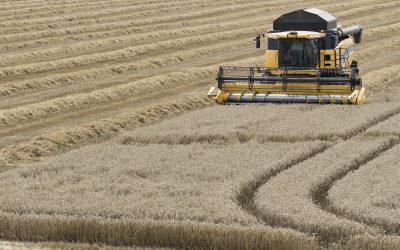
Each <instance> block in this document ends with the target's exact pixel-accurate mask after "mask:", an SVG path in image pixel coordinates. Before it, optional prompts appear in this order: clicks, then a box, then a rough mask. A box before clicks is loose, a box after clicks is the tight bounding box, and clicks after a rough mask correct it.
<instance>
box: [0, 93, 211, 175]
mask: <svg viewBox="0 0 400 250" xmlns="http://www.w3.org/2000/svg"><path fill="white" fill-rule="evenodd" d="M211 103H212V102H211V100H210V99H209V98H207V97H205V96H204V94H201V95H199V96H190V97H183V98H179V99H175V100H172V101H171V102H167V103H161V104H159V105H151V106H147V107H145V108H143V109H141V110H136V111H132V112H128V113H122V114H120V115H118V116H115V117H110V118H107V119H103V120H99V121H96V122H92V123H89V124H82V125H80V126H78V127H75V128H71V129H65V130H61V131H58V132H54V133H51V134H46V135H42V136H37V137H34V138H32V139H31V140H30V141H27V142H23V143H21V144H17V145H13V146H9V147H6V148H3V149H1V150H0V167H1V169H0V171H4V170H6V169H7V168H9V167H11V166H13V165H15V164H17V163H19V162H22V161H27V160H35V159H37V158H38V157H40V156H46V155H52V154H56V153H58V152H60V151H63V150H67V149H71V148H74V147H77V146H82V145H83V144H85V143H87V142H88V141H90V140H94V139H96V138H104V137H106V136H108V135H111V134H114V133H116V132H119V131H122V130H126V129H131V128H136V127H139V126H142V125H143V124H144V123H149V122H153V121H157V120H160V119H162V118H164V117H166V116H171V115H176V114H180V113H182V112H185V111H188V110H193V109H196V108H200V107H205V106H207V105H209V104H211Z"/></svg>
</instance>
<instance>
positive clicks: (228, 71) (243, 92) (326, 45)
mask: <svg viewBox="0 0 400 250" xmlns="http://www.w3.org/2000/svg"><path fill="white" fill-rule="evenodd" d="M362 30H363V28H362V27H361V26H360V25H356V26H352V27H349V28H342V27H340V26H337V24H336V18H335V17H334V16H332V15H331V14H329V13H327V12H325V11H322V10H319V9H315V8H307V9H301V10H297V11H293V12H290V13H287V14H284V15H282V16H280V17H279V18H278V19H276V20H275V21H274V22H273V30H272V31H269V32H267V33H265V34H258V35H257V37H256V39H255V41H256V47H257V48H260V42H261V37H264V36H267V38H268V49H267V51H266V60H265V67H224V66H221V67H220V68H219V72H218V76H217V78H216V79H217V82H218V86H217V87H213V88H211V89H210V91H209V92H208V96H209V97H210V98H213V99H215V100H216V102H217V103H220V104H223V103H227V102H237V103H244V102H289V103H321V104H323V103H338V104H361V103H364V102H365V88H363V87H362V81H361V78H360V77H359V74H358V72H359V70H358V68H357V61H355V60H353V44H354V43H360V42H361V34H362Z"/></svg>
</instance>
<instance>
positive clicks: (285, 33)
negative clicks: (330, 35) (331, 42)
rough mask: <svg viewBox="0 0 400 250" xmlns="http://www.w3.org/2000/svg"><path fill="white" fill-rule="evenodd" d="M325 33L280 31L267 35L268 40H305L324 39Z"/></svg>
mask: <svg viewBox="0 0 400 250" xmlns="http://www.w3.org/2000/svg"><path fill="white" fill-rule="evenodd" d="M325 36H326V34H325V33H320V32H314V31H282V32H273V33H268V38H272V39H279V38H305V39H316V38H321V37H325Z"/></svg>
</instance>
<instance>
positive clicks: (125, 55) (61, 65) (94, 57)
mask: <svg viewBox="0 0 400 250" xmlns="http://www.w3.org/2000/svg"><path fill="white" fill-rule="evenodd" d="M251 31H253V32H254V31H255V29H254V28H251V29H240V30H237V31H229V32H222V33H217V34H209V35H202V36H189V37H185V38H179V39H173V40H169V41H164V42H157V43H152V44H145V45H141V46H130V47H126V48H123V49H119V50H112V51H108V52H104V53H96V54H90V55H82V56H76V57H72V58H66V59H60V60H55V61H46V62H42V63H31V64H26V65H18V66H13V67H5V68H3V69H1V70H0V76H3V77H4V78H5V77H15V76H22V75H28V74H34V73H43V72H48V71H56V70H62V69H68V68H75V67H81V66H86V65H91V64H96V63H105V62H110V63H111V62H112V61H117V60H122V59H131V58H132V59H133V58H134V57H136V56H138V55H144V54H148V53H151V52H154V51H162V50H163V49H170V48H175V47H184V46H186V45H195V44H201V43H204V42H212V41H218V40H219V39H220V38H222V37H224V38H230V37H235V36H239V35H240V36H243V35H244V34H249V33H250V32H251ZM244 41H245V42H244ZM231 43H232V42H231ZM237 43H238V42H237V41H234V42H233V46H235V44H237ZM250 43H251V40H249V39H246V40H244V39H242V40H241V43H240V45H242V46H243V44H245V45H247V46H250ZM228 44H229V43H228ZM98 45H99V46H102V45H100V44H98ZM211 48H215V49H218V50H219V51H229V50H232V48H230V47H229V46H228V45H227V46H225V47H223V46H222V44H219V46H218V45H216V46H213V47H211ZM211 48H210V47H208V48H206V49H208V50H209V49H211ZM82 49H84V48H79V46H78V47H77V48H71V52H72V51H74V50H76V51H78V50H82ZM86 49H87V48H86ZM215 49H214V50H215ZM194 52H196V51H194ZM194 52H192V53H194ZM180 53H182V52H180ZM186 54H187V53H186ZM173 55H175V57H177V55H179V52H175V53H174V54H173ZM182 57H185V53H182ZM162 59H164V60H165V58H162ZM16 60H20V59H18V58H16ZM152 60H155V59H148V61H152ZM117 66H119V65H118V64H117V65H115V66H113V67H117Z"/></svg>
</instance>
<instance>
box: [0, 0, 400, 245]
mask: <svg viewBox="0 0 400 250" xmlns="http://www.w3.org/2000/svg"><path fill="white" fill-rule="evenodd" d="M304 7H316V8H320V9H323V10H326V11H328V12H330V13H332V14H333V15H334V16H336V17H337V19H338V22H339V23H340V24H343V25H344V26H350V25H356V24H361V25H363V27H364V33H363V40H362V42H361V43H360V44H357V45H356V46H355V47H354V51H355V57H356V59H357V60H358V64H359V68H360V74H361V76H362V77H363V84H364V86H365V87H366V89H367V98H368V99H367V100H368V103H367V104H365V105H362V106H339V105H305V104H291V105H276V104H264V105H252V104H249V105H223V106H220V105H216V104H215V103H213V101H212V100H210V99H208V98H207V97H206V93H207V91H208V89H209V88H210V87H211V86H214V84H215V76H216V73H217V69H218V66H219V65H231V66H262V65H263V60H264V53H265V49H259V50H257V49H255V48H254V47H255V46H254V42H253V37H254V35H255V34H257V33H262V32H265V31H267V30H269V29H271V28H272V21H273V20H274V19H276V18H277V17H278V16H280V15H281V14H284V13H286V12H289V11H292V10H296V9H299V8H304ZM399 14H400V3H399V2H398V1H394V0H382V1H377V0H358V1H355V0H351V1H345V0H337V1H322V0H301V1H295V0H282V1H260V0H249V1H244V0H232V1H226V0H222V1H210V0H186V1H183V0H166V1H155V0H150V1H148V0H147V1H145V0H115V1H111V0H88V1H78V0H69V1H63V0H27V1H20V0H17V1H15V0H4V1H1V3H0V33H1V36H0V54H1V57H0V99H1V101H0V248H2V249H3V248H4V249H360V250H361V249H400V226H399V223H400V222H399V215H400V189H399V184H398V179H399V178H400V172H399V170H398V169H399V162H398V160H399V153H398V152H399V149H400V148H399V147H400V146H399V144H400V130H399V128H398V124H399V122H400V101H399V97H400V84H399V83H400V73H399V72H400V66H399V65H400V64H399V62H400V52H399V48H400V36H399V35H398V32H399V29H400V15H399Z"/></svg>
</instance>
